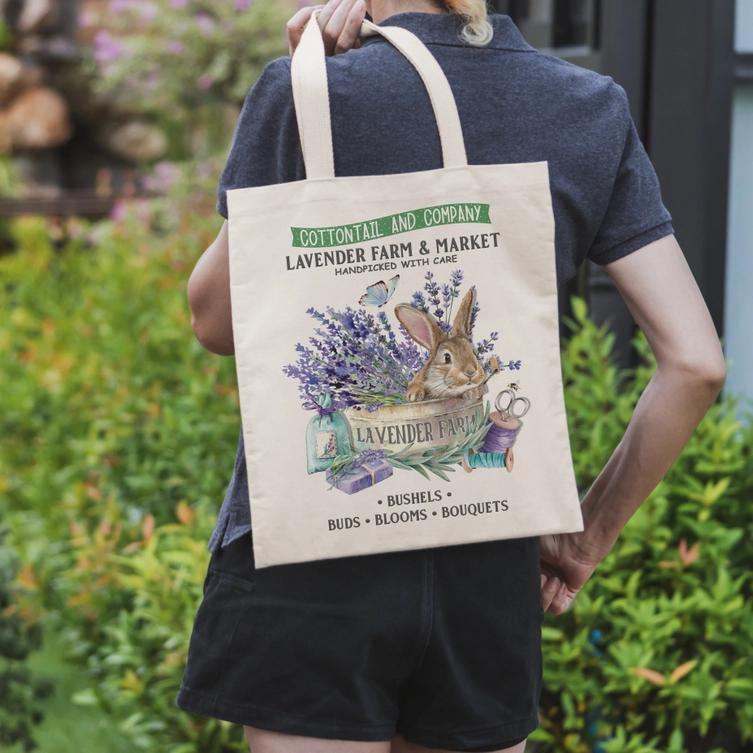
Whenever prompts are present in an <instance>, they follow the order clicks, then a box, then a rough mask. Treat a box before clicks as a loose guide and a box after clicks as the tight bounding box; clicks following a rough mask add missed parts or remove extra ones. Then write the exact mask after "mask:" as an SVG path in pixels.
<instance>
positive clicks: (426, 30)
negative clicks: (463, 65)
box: [362, 11, 535, 52]
mask: <svg viewBox="0 0 753 753" xmlns="http://www.w3.org/2000/svg"><path fill="white" fill-rule="evenodd" d="M489 21H490V22H491V24H492V28H493V29H494V37H493V39H492V40H491V42H489V44H488V45H486V46H487V47H489V48H492V49H496V50H521V51H527V52H532V51H535V48H534V47H531V45H529V44H528V42H526V40H525V39H524V38H523V35H522V34H521V33H520V31H519V29H518V27H517V26H516V25H515V22H514V21H513V20H512V19H511V18H510V16H507V15H504V14H502V13H490V14H489ZM378 25H379V26H401V27H402V28H404V29H408V31H412V32H413V33H414V34H415V35H416V36H417V37H418V38H419V39H420V40H421V41H422V42H423V43H424V44H442V45H452V46H458V47H466V46H470V45H469V44H468V42H466V41H465V40H464V39H463V38H462V37H461V36H460V30H461V29H462V19H461V18H460V16H458V15H457V14H456V13H422V12H419V11H405V12H402V13H393V14H392V15H391V16H388V17H387V18H385V19H383V20H382V21H380V22H379V24H378ZM380 39H382V37H380V36H378V35H374V36H369V37H366V38H365V39H364V40H363V42H362V43H363V44H371V43H372V42H374V40H380Z"/></svg>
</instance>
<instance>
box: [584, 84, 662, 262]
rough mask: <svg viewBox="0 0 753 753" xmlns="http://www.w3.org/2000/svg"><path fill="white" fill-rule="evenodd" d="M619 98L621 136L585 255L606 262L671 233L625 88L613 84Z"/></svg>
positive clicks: (657, 185) (653, 172)
mask: <svg viewBox="0 0 753 753" xmlns="http://www.w3.org/2000/svg"><path fill="white" fill-rule="evenodd" d="M614 86H615V87H616V91H617V96H618V97H619V99H620V100H621V101H620V103H619V105H620V106H619V111H620V112H621V117H622V119H623V122H624V127H623V130H624V133H625V140H624V145H623V149H622V154H621V157H620V159H619V163H618V167H617V170H616V173H615V178H614V183H613V186H612V190H611V194H610V197H609V201H608V202H607V205H606V211H605V213H604V216H603V218H602V220H601V223H600V225H599V229H598V231H597V233H596V237H595V238H594V240H593V242H592V244H591V247H590V249H589V251H588V253H587V255H586V256H587V258H588V259H590V260H591V261H593V262H595V263H597V264H608V263H609V262H612V261H615V260H616V259H619V258H620V257H622V256H626V255H627V254H629V253H631V252H633V251H637V250H638V249H639V248H642V247H643V246H645V245H647V244H648V243H651V242H652V241H655V240H658V239H659V238H662V237H664V236H665V235H670V234H672V233H674V228H673V226H672V216H671V215H670V213H669V211H668V209H667V208H666V206H665V205H664V202H663V201H662V196H661V189H660V186H659V179H658V177H657V175H656V170H655V169H654V166H653V164H652V162H651V160H650V158H649V156H648V154H647V153H646V149H645V148H644V146H643V143H642V142H641V139H640V136H639V135H638V131H637V130H636V127H635V123H634V121H633V118H632V116H631V114H630V106H629V102H628V98H627V94H626V92H625V90H624V89H623V88H622V87H621V86H620V85H619V84H616V83H615V84H614Z"/></svg>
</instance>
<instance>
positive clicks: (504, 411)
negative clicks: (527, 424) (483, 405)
mask: <svg viewBox="0 0 753 753" xmlns="http://www.w3.org/2000/svg"><path fill="white" fill-rule="evenodd" d="M505 397H507V398H508V399H507V403H506V404H505V405H503V403H502V400H503V398H505ZM517 403H520V404H521V405H522V406H523V408H522V410H519V412H516V409H515V406H516V404H517ZM494 407H495V408H496V409H497V410H498V411H499V414H500V415H501V416H502V418H503V420H505V421H509V420H510V419H511V418H523V416H525V414H526V413H528V410H529V408H530V407H531V401H530V400H529V399H528V398H527V397H522V396H517V395H516V394H515V393H514V392H513V391H512V390H502V392H500V393H499V395H497V399H496V400H495V401H494Z"/></svg>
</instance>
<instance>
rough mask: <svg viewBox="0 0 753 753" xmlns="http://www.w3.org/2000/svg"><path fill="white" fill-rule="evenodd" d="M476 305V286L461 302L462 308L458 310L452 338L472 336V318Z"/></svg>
mask: <svg viewBox="0 0 753 753" xmlns="http://www.w3.org/2000/svg"><path fill="white" fill-rule="evenodd" d="M475 303H476V286H475V285H474V286H473V287H472V288H471V289H470V290H469V291H468V292H467V293H466V294H465V295H464V296H463V300H462V301H461V302H460V308H458V312H457V314H455V319H454V320H453V322H452V336H453V337H457V336H458V335H462V336H463V337H470V336H471V316H472V314H473V306H474V304H475Z"/></svg>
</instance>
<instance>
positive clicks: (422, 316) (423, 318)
mask: <svg viewBox="0 0 753 753" xmlns="http://www.w3.org/2000/svg"><path fill="white" fill-rule="evenodd" d="M395 316H396V317H397V318H398V321H399V322H400V324H402V325H403V327H405V329H406V330H407V331H408V334H409V335H410V336H411V337H412V338H413V339H414V340H415V341H416V342H417V343H418V344H419V345H423V346H424V348H426V349H427V350H434V348H435V347H436V346H437V344H438V343H439V341H440V340H441V339H442V335H443V332H442V330H441V329H440V328H439V325H438V324H437V322H436V320H435V319H434V317H433V316H432V315H431V314H427V313H426V312H425V311H421V310H420V309H417V308H416V307H415V306H409V305H408V304H407V303H398V305H397V306H395Z"/></svg>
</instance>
